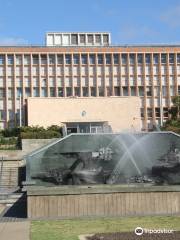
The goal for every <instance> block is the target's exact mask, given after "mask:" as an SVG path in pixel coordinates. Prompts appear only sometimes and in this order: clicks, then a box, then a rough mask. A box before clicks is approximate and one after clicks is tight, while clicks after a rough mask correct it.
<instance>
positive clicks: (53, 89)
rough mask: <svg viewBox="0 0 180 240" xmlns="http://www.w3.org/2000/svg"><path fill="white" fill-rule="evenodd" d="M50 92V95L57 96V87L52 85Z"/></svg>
mask: <svg viewBox="0 0 180 240" xmlns="http://www.w3.org/2000/svg"><path fill="white" fill-rule="evenodd" d="M49 94H50V97H55V96H56V93H55V88H54V87H50V88H49Z"/></svg>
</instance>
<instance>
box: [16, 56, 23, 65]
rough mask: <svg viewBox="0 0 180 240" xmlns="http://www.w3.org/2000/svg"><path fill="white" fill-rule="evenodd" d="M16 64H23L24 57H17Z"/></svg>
mask: <svg viewBox="0 0 180 240" xmlns="http://www.w3.org/2000/svg"><path fill="white" fill-rule="evenodd" d="M16 64H17V65H20V64H22V56H21V55H16Z"/></svg>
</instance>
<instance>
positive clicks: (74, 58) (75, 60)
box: [73, 54, 79, 64]
mask: <svg viewBox="0 0 180 240" xmlns="http://www.w3.org/2000/svg"><path fill="white" fill-rule="evenodd" d="M73 63H74V64H79V55H78V54H74V55H73Z"/></svg>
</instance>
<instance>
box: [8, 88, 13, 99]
mask: <svg viewBox="0 0 180 240" xmlns="http://www.w3.org/2000/svg"><path fill="white" fill-rule="evenodd" d="M8 98H9V99H12V98H13V88H8Z"/></svg>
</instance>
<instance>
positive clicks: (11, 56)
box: [7, 55, 14, 65]
mask: <svg viewBox="0 0 180 240" xmlns="http://www.w3.org/2000/svg"><path fill="white" fill-rule="evenodd" d="M7 58H8V59H7V61H8V64H9V65H12V64H13V63H14V57H13V55H8V57H7Z"/></svg>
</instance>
